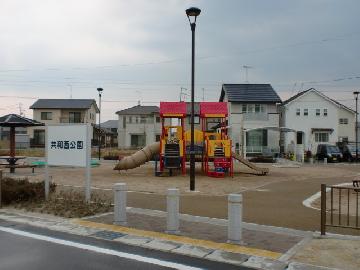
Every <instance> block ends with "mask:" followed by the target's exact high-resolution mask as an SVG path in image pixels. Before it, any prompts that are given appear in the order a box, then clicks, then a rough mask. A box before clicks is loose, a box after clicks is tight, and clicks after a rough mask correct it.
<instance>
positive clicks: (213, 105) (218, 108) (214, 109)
mask: <svg viewBox="0 0 360 270" xmlns="http://www.w3.org/2000/svg"><path fill="white" fill-rule="evenodd" d="M206 115H208V116H209V115H214V116H215V115H224V116H225V117H226V116H228V108H227V103H226V102H200V116H201V117H206Z"/></svg>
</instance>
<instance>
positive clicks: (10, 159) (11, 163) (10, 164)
mask: <svg viewBox="0 0 360 270" xmlns="http://www.w3.org/2000/svg"><path fill="white" fill-rule="evenodd" d="M25 158H26V157H25V156H13V157H12V156H0V160H1V159H3V160H5V161H6V162H7V164H5V167H6V168H10V173H15V168H16V167H19V166H21V165H17V164H16V162H18V160H20V159H25Z"/></svg>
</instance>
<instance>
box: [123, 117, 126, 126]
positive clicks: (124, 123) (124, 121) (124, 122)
mask: <svg viewBox="0 0 360 270" xmlns="http://www.w3.org/2000/svg"><path fill="white" fill-rule="evenodd" d="M123 128H126V116H123Z"/></svg>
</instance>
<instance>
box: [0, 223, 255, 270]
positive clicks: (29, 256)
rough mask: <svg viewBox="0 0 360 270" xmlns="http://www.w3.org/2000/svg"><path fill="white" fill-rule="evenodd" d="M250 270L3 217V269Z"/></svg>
mask: <svg viewBox="0 0 360 270" xmlns="http://www.w3.org/2000/svg"><path fill="white" fill-rule="evenodd" d="M12 269H14V270H15V269H16V270H18V269H27V270H38V269H52V270H56V269H59V270H60V269H61V270H63V269H76V270H81V269H84V270H85V269H87V270H89V269H101V270H108V269H109V270H113V269H114V270H115V269H117V270H118V269H149V270H152V269H181V270H196V269H224V270H226V269H229V270H230V269H249V268H245V267H238V266H234V265H230V264H223V263H218V262H212V261H208V260H204V259H197V258H191V257H186V256H182V255H176V254H173V253H165V252H160V251H154V250H148V249H144V248H140V247H134V246H129V245H125V244H122V243H118V242H114V241H106V240H101V239H94V238H92V237H83V236H76V235H70V234H67V233H61V232H55V231H50V230H47V229H41V228H36V227H31V226H28V225H19V224H15V223H8V222H4V221H1V220H0V270H12Z"/></svg>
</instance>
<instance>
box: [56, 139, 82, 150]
mask: <svg viewBox="0 0 360 270" xmlns="http://www.w3.org/2000/svg"><path fill="white" fill-rule="evenodd" d="M50 149H64V150H71V149H84V141H51V143H50Z"/></svg>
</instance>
